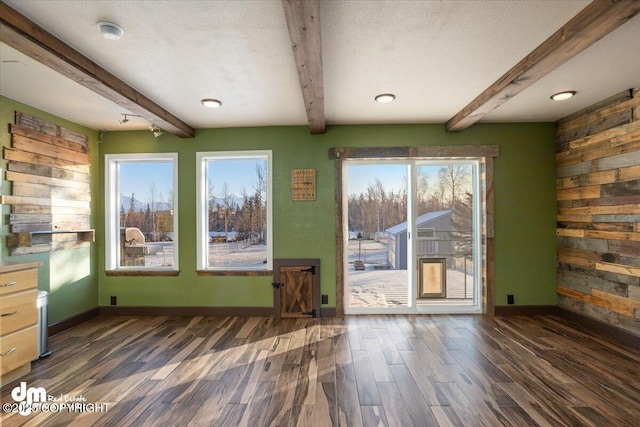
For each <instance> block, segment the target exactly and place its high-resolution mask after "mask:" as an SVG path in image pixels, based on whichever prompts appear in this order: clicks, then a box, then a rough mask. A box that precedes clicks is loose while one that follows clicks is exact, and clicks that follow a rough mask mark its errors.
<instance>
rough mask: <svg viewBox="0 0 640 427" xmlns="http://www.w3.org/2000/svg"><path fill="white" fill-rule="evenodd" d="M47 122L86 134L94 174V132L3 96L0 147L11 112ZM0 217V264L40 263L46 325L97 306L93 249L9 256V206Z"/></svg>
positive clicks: (6, 139)
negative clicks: (46, 316)
mask: <svg viewBox="0 0 640 427" xmlns="http://www.w3.org/2000/svg"><path fill="white" fill-rule="evenodd" d="M16 110H17V111H22V112H24V113H27V114H30V115H33V116H36V117H39V118H41V119H44V120H48V121H50V122H52V123H55V124H57V125H59V126H63V127H65V128H68V129H72V130H74V131H77V132H80V133H82V134H85V135H87V137H88V138H89V143H90V150H91V151H90V152H91V158H92V160H91V162H92V168H91V169H92V176H96V175H97V172H98V167H97V159H98V150H97V149H95V147H96V145H95V142H96V141H97V137H98V135H97V133H96V132H95V131H93V130H91V129H88V128H85V127H82V126H78V125H76V124H74V123H71V122H69V121H66V120H63V119H61V118H59V117H55V116H52V115H51V114H48V113H45V112H43V111H40V110H37V109H35V108H32V107H29V106H27V105H24V104H21V103H19V102H16V101H14V100H12V99H9V98H6V97H0V127H1V129H2V130H1V131H0V144H1V145H2V147H10V146H11V135H10V134H9V124H10V123H14V122H15V111H16ZM0 168H1V169H2V172H3V173H2V181H1V185H0V194H11V183H10V182H8V181H6V180H5V174H4V171H6V169H7V162H6V161H5V160H2V159H0ZM91 193H92V194H93V195H94V197H93V200H92V212H95V210H96V207H97V203H96V201H97V199H98V196H99V191H98V183H97V181H95V180H94V182H93V183H92V185H91ZM1 208H2V215H1V217H0V239H1V241H2V244H0V260H2V261H34V260H38V261H41V262H42V267H40V269H39V274H38V279H39V280H38V287H39V289H41V290H44V291H47V292H49V307H48V310H49V313H48V314H49V324H50V325H52V324H55V323H57V322H60V321H61V320H64V319H67V318H69V317H72V316H74V315H77V314H80V313H82V312H84V311H87V310H90V309H92V308H96V307H97V306H98V274H97V251H96V246H95V245H91V248H82V249H74V250H68V251H56V252H49V253H44V254H37V255H22V256H9V251H8V249H7V246H6V236H7V235H8V234H9V213H10V206H6V205H3V206H1ZM95 218H96V216H95V215H93V216H92V217H91V226H92V227H94V228H95V227H96V222H95Z"/></svg>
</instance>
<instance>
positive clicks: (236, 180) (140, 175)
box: [120, 159, 259, 203]
mask: <svg viewBox="0 0 640 427" xmlns="http://www.w3.org/2000/svg"><path fill="white" fill-rule="evenodd" d="M258 161H259V160H255V159H246V160H216V161H215V163H214V167H210V168H209V178H210V179H211V180H213V182H215V184H214V187H213V193H214V196H215V197H221V196H222V190H223V183H224V182H227V184H228V185H229V194H238V195H242V192H243V188H246V191H247V194H252V193H253V192H254V191H255V188H254V183H255V182H256V181H257V179H256V163H257V162H258ZM172 180H173V165H172V164H171V162H160V161H158V162H148V161H145V162H121V163H120V193H121V195H124V196H127V197H131V193H134V194H135V198H136V200H138V201H140V202H143V203H147V202H149V201H150V196H151V194H150V190H151V184H152V183H155V187H156V192H158V193H162V194H161V197H162V200H161V201H167V199H168V197H169V195H170V194H171V189H172ZM194 180H195V177H194ZM193 185H195V181H194V182H193Z"/></svg>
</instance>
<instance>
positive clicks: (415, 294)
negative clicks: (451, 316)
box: [343, 159, 482, 313]
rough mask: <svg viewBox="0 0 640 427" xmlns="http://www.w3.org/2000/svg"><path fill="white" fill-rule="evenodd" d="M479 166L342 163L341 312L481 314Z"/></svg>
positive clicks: (424, 162)
mask: <svg viewBox="0 0 640 427" xmlns="http://www.w3.org/2000/svg"><path fill="white" fill-rule="evenodd" d="M479 165H480V163H479V161H478V160H468V159H464V160H458V159H451V160H443V159H434V160H428V159H425V160H404V161H398V160H384V159H380V160H368V161H362V160H353V161H345V162H344V170H343V177H344V182H343V186H344V188H346V189H347V191H346V199H347V200H346V201H345V203H344V206H346V209H347V212H346V214H345V215H343V217H344V218H345V224H343V227H345V229H346V231H347V232H346V233H344V235H345V237H346V239H345V242H344V245H345V251H344V252H345V258H346V259H345V266H346V271H345V278H346V280H345V285H346V287H345V301H344V302H345V312H346V313H411V312H433V313H435V312H465V313H475V312H481V308H482V307H481V303H480V301H481V299H480V288H481V283H482V280H481V279H482V278H481V265H482V264H481V253H482V250H481V244H480V243H481V242H480V234H481V232H480V230H481V209H480V208H481V205H480V203H479V200H480V197H479V196H478V195H479V189H480V184H481V183H480V177H479V171H478V169H479Z"/></svg>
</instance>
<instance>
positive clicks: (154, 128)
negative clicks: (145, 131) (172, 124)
mask: <svg viewBox="0 0 640 427" xmlns="http://www.w3.org/2000/svg"><path fill="white" fill-rule="evenodd" d="M149 130H150V131H151V132H152V133H153V136H155V137H156V138H157V137H159V136H160V135H162V134H163V132H162V129H160V128H159V127H158V126H156V125H155V123H153V122H151V124H150V125H149Z"/></svg>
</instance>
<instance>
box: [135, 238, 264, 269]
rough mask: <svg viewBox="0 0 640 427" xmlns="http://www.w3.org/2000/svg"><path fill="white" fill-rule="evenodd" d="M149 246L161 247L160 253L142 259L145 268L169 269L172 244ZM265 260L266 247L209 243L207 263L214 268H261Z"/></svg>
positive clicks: (171, 263) (171, 257)
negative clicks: (213, 264)
mask: <svg viewBox="0 0 640 427" xmlns="http://www.w3.org/2000/svg"><path fill="white" fill-rule="evenodd" d="M149 244H150V245H161V246H163V249H162V252H159V253H158V254H156V255H147V256H145V257H144V262H145V264H144V265H145V266H146V267H171V266H173V265H174V264H173V258H174V249H173V243H171V242H169V243H166V242H162V243H149ZM266 259H267V246H266V245H251V246H248V247H244V248H243V247H242V245H239V244H237V242H230V243H210V244H209V263H210V264H211V263H212V262H215V263H216V264H215V265H216V267H231V266H235V267H237V266H242V267H262V266H263V265H264V263H265V261H266Z"/></svg>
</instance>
